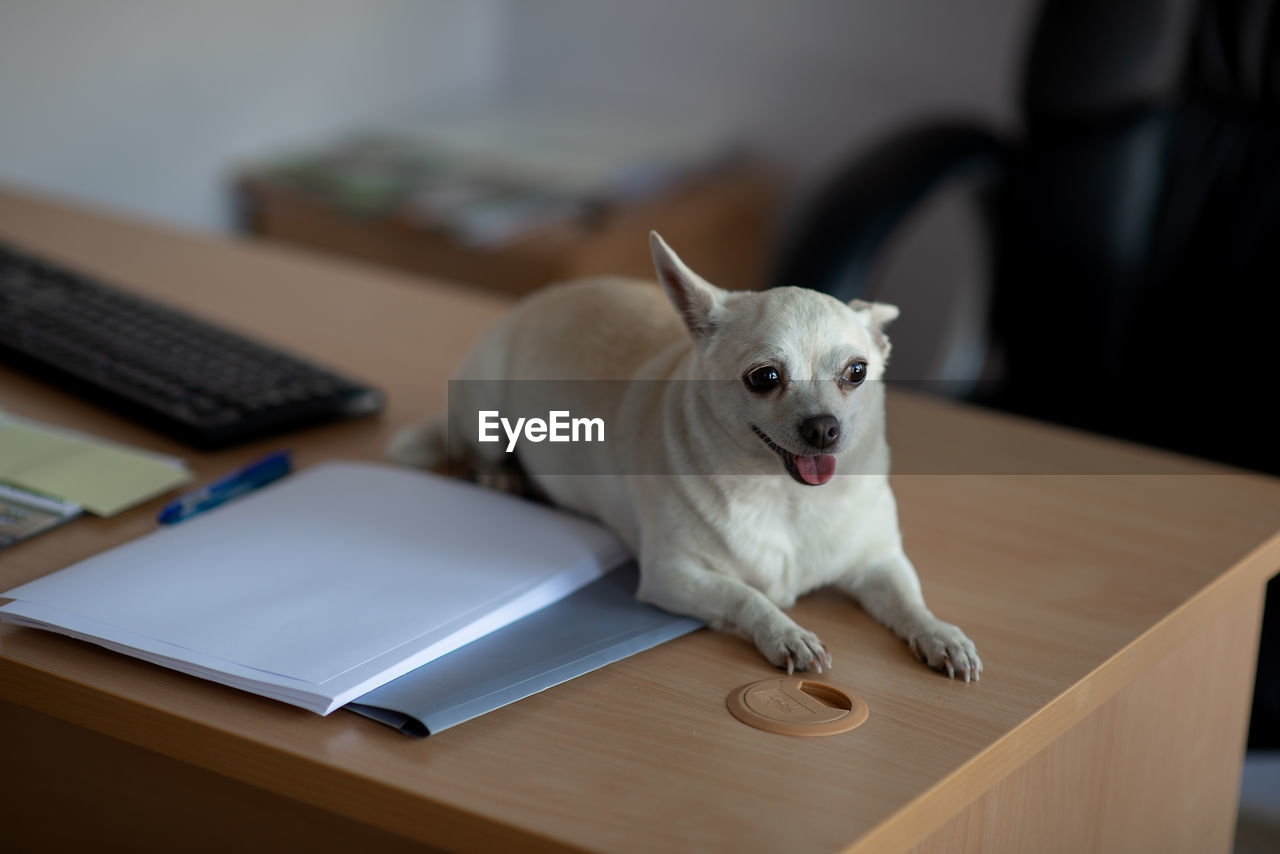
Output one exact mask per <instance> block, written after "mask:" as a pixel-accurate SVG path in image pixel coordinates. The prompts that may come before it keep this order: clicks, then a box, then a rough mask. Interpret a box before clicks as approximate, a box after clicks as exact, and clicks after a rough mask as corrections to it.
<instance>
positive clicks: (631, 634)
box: [345, 563, 703, 737]
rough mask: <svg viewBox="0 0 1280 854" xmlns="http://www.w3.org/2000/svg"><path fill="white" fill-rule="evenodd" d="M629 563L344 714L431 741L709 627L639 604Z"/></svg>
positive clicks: (635, 578) (408, 676)
mask: <svg viewBox="0 0 1280 854" xmlns="http://www.w3.org/2000/svg"><path fill="white" fill-rule="evenodd" d="M638 578H639V574H638V571H637V569H636V565H635V563H628V564H626V565H624V566H621V567H619V568H618V569H615V570H613V571H611V572H609V573H607V574H605V575H604V576H602V577H601V578H599V579H598V580H596V581H594V582H592V583H591V584H588V585H587V586H586V587H583V588H582V589H581V590H579V591H578V592H576V593H573V594H571V595H570V596H568V597H566V598H564V599H561V600H560V601H559V602H556V603H555V604H552V605H549V606H547V607H546V608H543V609H542V610H540V611H535V612H534V613H532V614H530V615H529V616H527V617H525V618H523V619H521V620H518V621H516V622H514V623H512V624H511V625H509V626H507V627H505V628H502V629H499V630H498V631H496V632H493V633H492V634H489V635H485V636H484V637H482V638H480V639H478V640H474V641H472V642H471V643H469V644H467V645H466V646H464V647H461V648H460V649H457V650H455V651H453V652H451V653H449V654H448V655H445V656H443V657H441V658H438V659H436V660H435V661H432V662H430V663H428V664H424V665H423V666H422V667H419V668H418V669H416V670H411V671H409V672H408V673H406V674H405V675H404V676H401V677H400V678H399V679H395V680H393V681H391V682H388V683H387V684H385V685H383V686H381V687H380V688H375V689H374V690H372V691H370V692H369V693H367V694H364V695H362V696H361V697H359V698H358V699H357V700H355V701H354V702H351V703H348V704H347V705H346V707H345V708H348V709H350V710H351V711H353V712H358V713H359V714H362V715H364V716H366V717H369V718H372V719H373V720H375V721H379V722H381V723H384V724H387V725H389V726H392V727H395V728H396V729H398V730H400V731H401V732H403V733H405V734H406V735H413V736H419V737H421V736H425V735H429V734H431V733H433V732H440V731H441V730H443V729H447V728H449V727H451V726H455V725H457V724H460V723H462V722H464V721H468V720H471V719H472V718H474V717H476V716H478V715H482V714H484V713H485V712H490V711H493V710H494V709H497V708H500V707H502V706H505V705H507V704H508V703H514V702H515V701H516V700H520V699H523V698H525V697H528V696H529V695H530V694H536V693H538V692H539V691H543V690H545V689H547V688H550V687H551V686H553V685H558V684H560V683H561V682H565V681H567V680H569V679H572V678H574V677H575V676H581V675H582V674H584V673H588V672H590V671H592V670H595V669H596V668H599V667H604V666H605V665H606V664H611V663H613V662H615V661H618V660H620V659H623V658H626V657H627V656H630V655H634V654H635V653H637V652H641V651H642V650H646V649H649V648H650V647H653V646H657V645H658V644H660V643H663V642H664V641H668V640H671V639H672V638H677V637H680V636H681V635H684V634H687V633H689V632H691V631H693V630H694V629H696V628H699V627H700V626H702V625H703V623H702V622H701V621H699V620H695V619H693V618H691V617H679V616H676V615H674V614H669V613H667V612H666V611H662V610H660V609H658V608H654V607H653V606H651V605H645V604H644V603H642V602H638V601H637V600H636V598H635V589H636V583H637V581H638Z"/></svg>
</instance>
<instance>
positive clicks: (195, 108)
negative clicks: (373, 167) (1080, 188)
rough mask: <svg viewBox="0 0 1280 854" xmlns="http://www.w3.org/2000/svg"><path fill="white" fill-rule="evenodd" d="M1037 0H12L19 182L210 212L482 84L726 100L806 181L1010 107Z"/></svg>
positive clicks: (602, 99) (180, 216)
mask: <svg viewBox="0 0 1280 854" xmlns="http://www.w3.org/2000/svg"><path fill="white" fill-rule="evenodd" d="M1034 6H1035V3H1034V0H966V2H963V3H957V2H954V0H909V2H903V1H902V0H789V2H778V0H643V2H635V0H256V2H253V3H249V2H247V0H181V2H173V0H112V2H109V3H103V2H100V0H0V181H8V182H12V183H15V184H17V185H20V186H22V185H25V186H30V187H35V188H42V189H47V190H51V191H53V192H55V193H61V194H65V195H68V196H71V197H73V198H80V199H84V200H87V201H90V202H97V203H101V204H105V205H108V206H111V207H116V208H120V209H124V210H127V211H131V212H134V213H137V214H141V215H144V216H149V217H157V218H162V219H167V220H170V221H173V222H176V223H179V224H183V225H187V226H194V227H197V228H214V229H216V228H222V227H225V226H226V225H227V210H228V208H227V204H226V186H227V177H228V171H229V170H230V169H231V167H233V166H234V165H235V164H237V163H243V162H245V161H247V160H252V159H254V158H256V157H260V156H262V155H264V154H272V153H276V152H279V151H280V150H282V149H287V148H289V147H291V146H294V145H296V144H306V143H310V142H313V141H315V140H323V139H327V138H330V137H332V136H333V135H335V134H336V133H340V132H341V131H343V130H345V129H347V128H352V127H356V126H359V125H360V124H362V123H365V122H374V123H377V122H382V121H389V122H394V121H395V120H396V119H398V118H402V117H404V116H405V115H406V114H411V113H412V112H413V111H416V110H419V109H421V108H425V107H430V106H431V105H433V104H440V103H449V102H454V101H463V100H467V99H470V98H473V97H481V98H485V99H492V98H495V97H502V96H505V97H508V98H517V99H553V100H557V101H560V102H582V103H585V104H607V105H610V107H611V109H612V110H615V111H616V110H617V109H619V108H621V109H623V110H627V109H634V110H642V111H649V112H653V113H658V114H670V113H682V112H683V113H685V114H712V115H714V116H715V117H717V118H719V119H723V120H724V121H725V123H726V124H727V125H729V126H731V127H736V128H740V129H742V131H743V132H744V134H745V137H746V139H747V140H748V141H749V142H751V143H752V144H753V145H754V146H755V147H756V148H757V149H759V150H760V151H762V152H763V153H764V154H766V155H767V156H769V157H771V158H772V159H773V160H775V161H776V162H777V163H778V164H779V165H781V166H782V167H783V169H784V170H785V172H786V174H787V175H788V176H789V177H790V178H791V186H790V189H791V190H792V195H793V197H795V196H798V195H800V194H801V191H802V190H803V189H804V188H805V187H806V186H807V185H808V184H809V183H810V182H812V181H814V180H815V179H817V178H818V177H820V176H821V175H823V174H825V173H826V172H827V171H828V170H829V169H830V168H831V167H832V166H833V165H834V164H835V163H836V162H837V161H838V160H839V159H840V158H841V157H843V156H844V155H845V154H847V153H848V152H849V151H850V150H851V149H856V148H857V147H859V146H862V145H865V144H866V143H867V142H868V141H869V140H871V139H873V138H874V137H875V136H877V135H878V134H881V133H883V132H884V131H886V130H888V129H890V128H891V127H893V126H894V125H895V124H897V123H899V122H901V121H904V120H908V119H910V118H912V117H915V116H918V115H921V114H929V113H936V112H938V111H946V110H950V111H957V112H965V113H974V114H977V115H981V116H986V117H988V118H990V119H992V120H993V121H996V122H1002V123H1007V122H1009V121H1010V120H1011V117H1012V115H1013V99H1014V94H1015V80H1016V77H1017V74H1016V71H1017V68H1018V66H1019V64H1020V61H1021V52H1022V43H1023V40H1024V39H1023V33H1024V30H1025V25H1026V23H1027V21H1028V20H1029V17H1030V14H1031V12H1032V10H1033V8H1034Z"/></svg>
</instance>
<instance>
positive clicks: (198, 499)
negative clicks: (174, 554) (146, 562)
mask: <svg viewBox="0 0 1280 854" xmlns="http://www.w3.org/2000/svg"><path fill="white" fill-rule="evenodd" d="M292 470H293V458H292V457H290V456H289V452H288V451H277V452H276V453H274V454H269V455H267V456H265V457H263V458H262V459H260V460H258V461H257V462H253V463H250V464H249V465H247V466H245V467H244V468H242V469H237V470H236V471H233V472H232V473H231V474H229V475H226V476H225V477H220V478H218V479H217V480H215V481H214V482H213V483H210V484H209V485H207V486H203V487H201V488H200V489H197V490H196V491H195V492H188V493H187V494H186V495H184V496H182V497H181V498H179V499H178V500H176V501H174V502H173V503H171V504H169V505H167V506H166V507H165V508H164V509H163V510H161V511H160V517H159V519H160V522H161V524H164V525H172V524H174V523H175V522H181V521H182V520H183V519H189V518H191V517H192V516H194V515H196V514H197V513H203V512H204V511H205V510H209V509H211V508H213V507H217V506H218V505H219V504H224V503H226V502H228V501H230V500H231V499H233V498H239V497H240V496H241V495H244V494H245V493H248V492H252V491H253V490H255V489H259V488H261V487H263V486H266V485H267V484H268V483H271V482H273V481H277V480H279V479H280V478H282V477H284V476H285V475H287V474H288V473H289V472H290V471H292Z"/></svg>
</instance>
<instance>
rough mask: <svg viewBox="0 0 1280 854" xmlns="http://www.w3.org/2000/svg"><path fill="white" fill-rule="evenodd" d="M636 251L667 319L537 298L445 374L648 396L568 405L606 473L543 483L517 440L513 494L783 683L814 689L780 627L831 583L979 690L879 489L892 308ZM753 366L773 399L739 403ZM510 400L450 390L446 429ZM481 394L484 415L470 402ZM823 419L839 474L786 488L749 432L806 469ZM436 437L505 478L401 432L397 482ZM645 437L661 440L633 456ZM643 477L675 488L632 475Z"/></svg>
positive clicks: (588, 467) (885, 487)
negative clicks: (740, 284)
mask: <svg viewBox="0 0 1280 854" xmlns="http://www.w3.org/2000/svg"><path fill="white" fill-rule="evenodd" d="M651 247H652V250H653V256H654V263H655V266H656V268H657V271H658V278H659V280H660V281H661V283H662V285H663V287H664V288H665V290H666V296H667V297H668V298H669V300H670V302H669V303H668V301H667V299H666V298H664V296H663V292H662V291H661V290H659V289H658V288H656V287H654V286H653V285H652V284H651V283H646V282H636V281H628V280H622V279H613V278H605V279H592V280H584V281H579V282H573V283H568V284H563V285H558V286H554V287H550V288H546V289H544V290H542V291H539V292H538V293H536V294H534V295H533V296H531V297H529V298H527V299H526V300H524V301H523V302H522V303H520V304H519V305H518V306H517V307H516V308H515V309H514V310H513V311H512V312H511V313H510V314H509V315H507V316H506V317H505V318H504V319H503V320H502V321H501V322H499V323H498V325H497V326H496V327H495V328H494V329H492V330H491V331H490V332H489V333H488V334H486V335H485V336H484V337H483V338H482V340H481V341H480V342H479V343H478V345H477V346H476V347H475V349H474V350H473V351H472V353H471V354H470V356H469V357H468V359H467V360H466V362H465V364H464V366H463V367H462V369H461V371H460V372H459V374H458V375H457V378H458V379H462V380H495V379H501V380H512V381H520V380H653V381H657V382H603V383H594V384H592V385H590V387H589V389H590V399H584V400H581V401H578V402H577V403H576V404H571V405H570V408H571V411H573V412H574V414H577V413H579V412H582V413H590V414H591V415H593V416H603V417H604V419H605V421H606V423H607V424H609V425H613V428H614V434H613V435H612V436H611V437H610V438H611V441H610V442H608V443H607V444H605V445H601V446H594V445H587V444H584V445H579V446H575V453H580V454H585V455H593V456H591V457H590V459H589V460H586V461H584V463H585V468H584V471H591V472H600V473H610V474H608V475H602V474H579V475H574V474H564V473H553V472H557V471H559V472H563V469H562V468H561V469H556V468H555V467H554V466H553V464H551V463H550V460H551V456H550V454H551V453H553V451H552V449H551V448H550V447H549V446H548V445H546V444H530V443H528V442H525V443H523V444H522V445H521V446H520V447H519V451H518V453H519V463H520V467H521V468H522V469H523V471H524V474H525V476H527V477H529V478H531V480H532V482H533V483H534V484H535V485H536V487H537V488H538V489H540V490H541V491H542V492H543V493H544V494H545V495H546V496H547V497H549V498H550V499H551V500H552V501H553V502H555V503H556V504H559V505H562V506H564V507H567V508H570V509H572V510H576V511H579V512H581V513H584V514H587V515H591V516H594V517H596V518H598V519H600V520H601V521H602V522H604V523H605V524H606V525H608V526H609V527H611V528H612V529H613V530H614V531H616V532H617V533H618V535H619V536H621V537H622V539H623V540H624V541H625V542H626V543H627V544H628V545H629V546H630V547H631V549H632V550H633V551H634V553H635V554H636V555H637V556H638V558H639V563H640V587H639V591H638V596H639V598H641V599H642V600H644V601H647V602H651V603H653V604H655V605H658V606H660V607H662V608H665V609H667V610H669V611H674V612H676V613H680V614H688V615H692V616H695V617H699V618H701V619H705V620H707V621H708V622H710V623H711V624H712V625H714V626H716V627H719V628H729V629H736V630H738V631H740V632H741V633H743V634H744V635H746V636H747V637H749V638H750V639H751V640H753V641H754V642H755V644H756V646H757V647H758V648H759V649H760V651H761V652H762V653H763V654H764V656H765V658H767V659H768V660H769V661H770V662H772V663H773V664H775V665H777V666H779V667H785V668H787V670H788V672H790V671H791V670H792V669H793V668H794V669H800V670H804V669H816V670H818V671H819V672H820V671H821V670H822V668H823V667H824V666H830V663H831V656H830V654H829V653H828V652H827V649H826V647H825V646H824V645H823V643H822V641H821V640H819V639H818V637H817V635H815V634H814V633H813V632H810V631H807V630H805V629H804V628H802V627H801V626H799V625H797V624H796V623H795V622H794V621H793V620H792V619H791V618H790V617H788V616H787V615H786V614H785V613H783V610H782V609H784V608H788V607H790V606H791V605H792V604H793V603H794V602H795V600H796V597H798V596H801V595H803V594H804V593H806V592H809V591H812V590H814V589H816V588H819V587H823V586H827V585H835V586H837V587H838V588H839V589H841V590H843V591H845V592H846V593H848V594H849V595H850V596H852V597H853V598H855V599H856V600H857V601H858V602H859V603H860V604H861V605H862V607H863V609H864V610H866V612H867V613H869V614H870V615H871V616H872V617H874V618H875V619H876V620H878V621H879V622H881V623H883V624H884V625H885V626H887V627H889V628H890V629H891V630H892V631H893V632H894V633H895V634H896V635H897V636H898V637H900V638H902V639H903V640H904V641H906V642H907V643H908V644H909V645H910V648H911V650H912V651H913V652H914V653H915V654H916V656H917V657H918V658H920V659H921V660H922V661H924V662H926V663H927V664H929V665H930V666H931V667H933V668H935V669H938V670H942V671H944V672H946V673H947V674H948V675H951V676H955V675H960V676H962V677H964V679H965V680H966V681H968V680H969V679H970V678H973V679H976V678H977V677H978V676H979V674H980V673H981V671H982V662H981V660H980V659H979V658H978V654H977V651H976V650H975V648H974V645H973V643H972V642H971V641H970V640H969V639H968V638H967V637H965V635H964V633H963V632H961V631H960V629H958V628H957V627H955V626H953V625H951V624H949V623H944V622H942V621H941V620H939V619H937V618H936V617H935V616H934V615H933V614H932V613H931V612H930V611H929V609H928V608H927V607H926V606H925V603H924V598H923V596H922V595H921V591H920V583H919V581H918V579H917V577H916V572H915V569H914V568H913V567H912V565H911V562H910V561H909V560H908V559H907V556H906V554H905V553H904V551H903V548H902V539H901V536H900V534H899V532H898V515H897V505H896V503H895V501H894V497H893V493H892V491H891V490H890V488H889V483H888V478H887V476H886V473H887V471H888V455H889V451H888V446H887V445H886V443H885V437H884V403H883V391H882V385H883V384H882V383H880V382H878V380H880V378H881V377H882V376H883V374H884V368H885V363H886V359H887V356H888V353H889V342H888V339H887V338H886V337H885V335H884V331H883V329H884V326H885V324H887V323H888V322H889V321H891V320H893V318H895V317H897V315H898V310H897V308H896V307H894V306H890V305H886V304H883V303H867V302H862V301H858V300H855V301H853V302H852V303H849V304H845V303H843V302H840V301H839V300H836V299H834V298H833V297H830V296H827V295H825V294H821V293H818V292H816V291H811V290H806V289H803V288H774V289H771V290H766V291H761V292H729V291H723V290H721V289H719V288H716V287H714V286H712V285H711V284H709V283H708V282H706V281H704V280H703V279H702V278H700V277H699V276H698V275H696V274H695V273H694V272H693V271H691V270H690V269H689V268H688V267H686V266H685V265H684V263H683V262H681V261H680V259H679V258H678V257H677V256H676V255H675V253H674V252H672V251H671V249H670V248H669V247H667V245H666V244H665V243H664V242H663V241H662V239H661V238H660V237H659V236H658V235H657V234H656V233H655V234H653V235H652V236H651ZM672 306H674V307H675V308H676V311H672ZM682 321H683V322H682ZM858 360H861V361H865V363H866V378H867V381H865V382H863V383H861V384H860V385H856V386H855V385H853V384H851V383H848V382H842V381H841V379H840V377H841V373H842V371H843V370H844V369H845V368H846V367H847V366H848V365H849V364H850V363H851V362H853V361H858ZM765 364H768V365H772V366H776V367H778V368H779V370H780V372H781V376H782V378H783V383H782V385H781V386H780V387H779V388H778V389H775V390H774V391H773V392H770V393H768V394H760V393H756V392H753V391H751V390H750V389H749V388H748V387H747V385H746V384H745V383H744V381H743V377H744V374H745V373H747V372H748V371H749V370H751V369H752V368H753V367H757V366H760V365H765ZM704 380H730V381H731V382H701V381H704ZM683 381H692V382H683ZM518 384H519V383H518V382H517V383H487V384H486V383H475V384H459V385H458V386H456V388H457V389H459V390H460V391H459V393H461V394H470V395H472V396H473V397H475V398H476V399H474V400H467V401H453V404H454V405H453V406H452V411H454V412H455V413H459V414H460V413H470V416H469V417H470V418H474V413H475V412H476V411H477V409H496V410H499V411H502V410H503V409H504V406H503V404H504V401H503V400H502V399H499V398H500V397H501V395H503V394H509V393H510V392H509V391H504V390H509V389H511V388H513V387H515V386H518ZM573 385H574V384H572V383H570V384H567V387H573ZM582 387H583V388H584V392H583V394H584V395H585V394H586V389H587V386H586V384H583V385H582ZM472 389H474V391H468V390H472ZM486 395H497V396H498V397H496V398H492V399H484V400H482V399H479V398H481V397H484V396H486ZM507 402H510V401H507ZM826 413H830V414H834V415H835V416H837V418H838V419H839V424H840V436H839V438H838V439H837V440H836V442H835V444H833V445H831V446H830V447H828V448H824V449H822V451H823V452H824V453H830V454H832V455H834V457H835V460H836V469H835V472H836V476H835V477H833V478H831V479H830V481H829V482H827V483H825V484H823V485H820V486H811V485H807V484H804V483H797V482H796V480H797V478H798V477H799V475H795V476H789V475H788V473H787V470H786V469H785V468H784V460H783V458H782V457H781V456H780V455H779V454H778V453H776V452H775V451H774V450H772V449H771V448H770V447H769V446H768V445H767V444H766V443H765V442H764V441H762V439H761V438H760V437H759V435H757V433H756V429H758V430H760V431H763V432H764V433H766V434H767V435H768V436H769V437H770V438H771V439H772V441H773V442H774V443H775V444H777V445H779V446H781V447H782V448H784V449H785V450H786V451H787V452H790V453H794V454H800V455H804V454H813V453H814V449H813V447H811V446H808V445H806V442H805V439H804V438H803V437H802V435H801V433H800V431H799V427H798V425H799V424H800V423H801V422H802V421H803V420H804V419H806V418H809V417H811V416H814V415H818V414H826ZM620 425H621V428H620ZM753 428H754V429H753ZM446 429H448V430H451V431H453V433H452V435H453V437H454V439H453V447H454V449H455V452H456V448H457V447H459V446H460V445H461V444H462V443H460V442H458V438H459V437H461V438H463V439H464V440H465V445H466V449H467V456H468V457H469V458H470V459H469V463H470V464H471V465H472V466H473V467H474V468H477V469H478V470H480V471H481V472H484V471H490V472H501V471H503V470H504V469H505V468H506V467H504V465H503V463H504V457H505V456H506V455H505V454H504V446H503V445H502V444H501V443H499V444H484V445H482V444H480V443H478V442H477V441H476V432H477V431H476V425H475V423H474V421H471V422H470V423H458V424H450V425H446V424H445V423H444V420H443V419H440V420H437V421H434V422H428V423H427V424H423V425H417V426H415V427H411V428H408V429H407V430H405V431H403V432H402V433H401V434H400V435H398V436H397V437H396V439H395V440H394V441H393V442H392V446H391V448H390V455H391V457H392V458H393V459H395V460H397V461H399V462H402V463H406V464H411V465H422V466H430V465H434V464H438V463H442V462H444V460H443V459H442V457H443V455H444V453H445V448H446V444H445V442H444V436H445V431H446ZM653 436H660V437H661V441H645V440H644V439H645V437H649V438H650V439H651V438H652V437H653ZM558 452H560V453H562V452H563V451H562V450H561V451H558ZM654 455H658V456H659V458H654ZM654 471H656V472H690V474H643V473H636V472H654ZM721 472H725V473H723V474H722V473H721ZM729 472H733V473H729ZM742 472H746V473H742Z"/></svg>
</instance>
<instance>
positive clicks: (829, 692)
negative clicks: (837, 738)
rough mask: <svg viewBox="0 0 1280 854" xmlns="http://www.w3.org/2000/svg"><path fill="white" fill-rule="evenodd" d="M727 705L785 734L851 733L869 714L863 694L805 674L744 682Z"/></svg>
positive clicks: (757, 724) (764, 727)
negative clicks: (857, 693)
mask: <svg viewBox="0 0 1280 854" xmlns="http://www.w3.org/2000/svg"><path fill="white" fill-rule="evenodd" d="M725 705H727V706H728V707H729V712H730V713H731V714H732V715H733V716H734V717H735V718H737V719H738V720H740V721H742V722H743V723H745V724H750V725H751V726H753V727H755V728H757V729H762V730H766V731H767V732H777V733H782V734H783V735H835V734H836V733H840V732H848V731H849V730H851V729H853V728H854V727H856V726H858V725H859V724H861V723H862V722H863V721H865V720H866V719H867V716H868V715H869V714H870V710H869V709H868V708H867V704H866V703H865V702H864V701H863V700H862V698H861V697H859V696H857V695H855V694H850V693H848V692H846V691H842V690H841V689H839V688H836V687H834V686H832V685H828V684H826V683H825V682H819V681H817V680H815V679H809V678H807V677H803V676H784V677H783V678H781V679H764V680H762V681H760V682H752V683H751V684H750V685H743V686H742V687H741V688H738V689H737V690H735V691H734V692H733V693H731V694H730V695H729V697H728V699H727V700H726V701H725Z"/></svg>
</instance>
